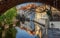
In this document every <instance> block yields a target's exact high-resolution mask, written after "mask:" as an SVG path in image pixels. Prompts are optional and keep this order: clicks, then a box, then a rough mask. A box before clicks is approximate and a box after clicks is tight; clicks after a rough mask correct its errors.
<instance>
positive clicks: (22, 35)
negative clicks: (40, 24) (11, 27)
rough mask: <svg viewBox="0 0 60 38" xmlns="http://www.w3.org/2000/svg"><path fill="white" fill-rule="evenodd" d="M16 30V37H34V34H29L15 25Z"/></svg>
mask: <svg viewBox="0 0 60 38" xmlns="http://www.w3.org/2000/svg"><path fill="white" fill-rule="evenodd" d="M15 28H16V30H17V34H16V38H35V37H36V36H35V35H30V34H29V33H28V32H26V31H25V30H22V29H20V28H19V27H15Z"/></svg>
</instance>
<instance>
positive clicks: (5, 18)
mask: <svg viewBox="0 0 60 38" xmlns="http://www.w3.org/2000/svg"><path fill="white" fill-rule="evenodd" d="M15 16H16V8H15V7H13V8H11V9H9V10H7V11H6V12H5V13H4V14H3V15H1V16H0V22H4V23H6V24H11V23H12V19H13V18H14V17H15Z"/></svg>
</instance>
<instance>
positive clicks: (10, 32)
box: [5, 27, 17, 38]
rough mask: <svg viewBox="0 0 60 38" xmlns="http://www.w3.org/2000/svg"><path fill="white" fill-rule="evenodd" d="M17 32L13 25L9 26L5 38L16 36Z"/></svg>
mask: <svg viewBox="0 0 60 38" xmlns="http://www.w3.org/2000/svg"><path fill="white" fill-rule="evenodd" d="M16 32H17V30H16V29H15V28H14V27H12V28H9V29H8V30H7V31H6V36H5V38H16Z"/></svg>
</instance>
